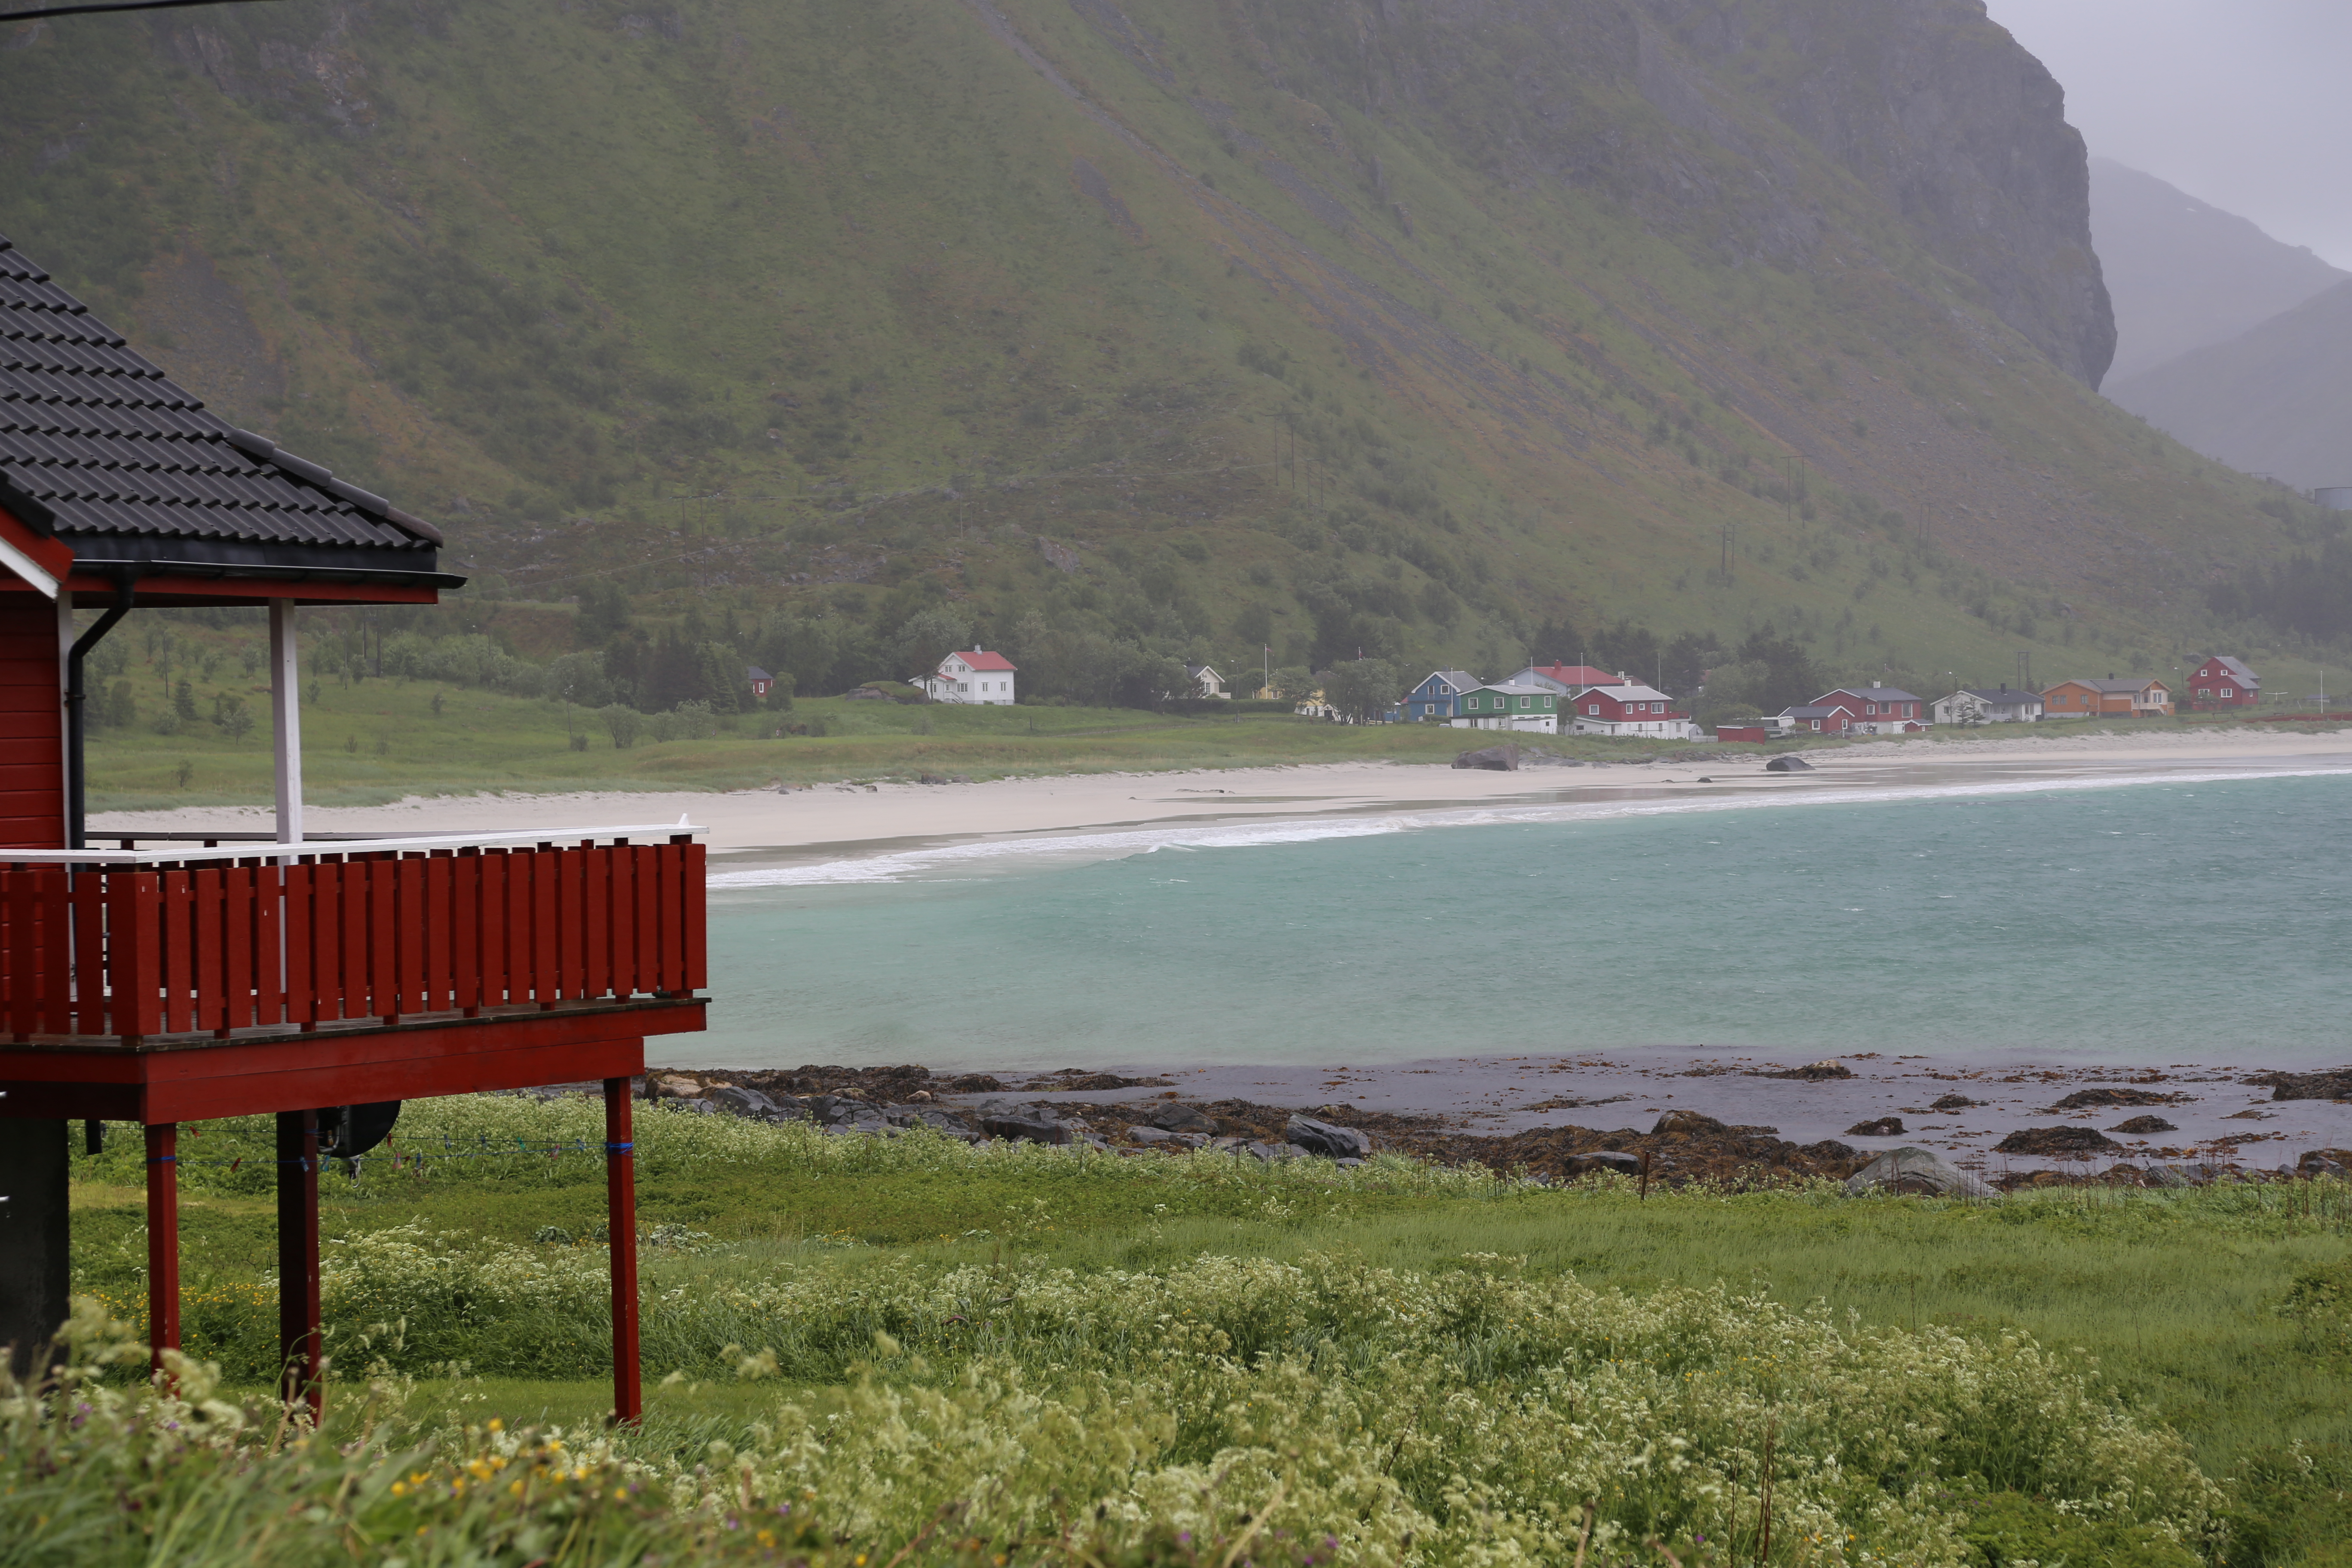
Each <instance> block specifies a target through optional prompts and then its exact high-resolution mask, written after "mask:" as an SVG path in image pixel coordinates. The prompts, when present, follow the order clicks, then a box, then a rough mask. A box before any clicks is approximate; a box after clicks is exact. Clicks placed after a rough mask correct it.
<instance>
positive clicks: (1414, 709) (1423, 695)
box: [1404, 669, 1482, 724]
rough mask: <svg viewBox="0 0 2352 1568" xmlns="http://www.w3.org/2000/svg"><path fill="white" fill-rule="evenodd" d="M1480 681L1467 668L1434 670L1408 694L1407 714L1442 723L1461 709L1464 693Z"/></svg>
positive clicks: (1415, 719) (1412, 718)
mask: <svg viewBox="0 0 2352 1568" xmlns="http://www.w3.org/2000/svg"><path fill="white" fill-rule="evenodd" d="M1481 684H1482V683H1481V682H1480V680H1479V679H1478V678H1477V677H1476V676H1475V675H1473V674H1471V673H1470V672H1469V671H1468V670H1466V669H1436V670H1432V671H1431V672H1430V674H1429V678H1428V679H1425V680H1423V682H1422V683H1421V684H1420V685H1419V686H1416V687H1414V688H1413V689H1412V690H1411V691H1410V692H1407V693H1406V694H1405V700H1404V718H1405V719H1406V721H1408V722H1415V723H1417V722H1420V721H1424V720H1425V721H1429V722H1430V723H1433V724H1443V723H1444V722H1446V721H1448V720H1450V719H1452V718H1453V717H1454V715H1455V714H1457V713H1459V712H1460V711H1461V705H1462V694H1463V693H1464V692H1465V691H1474V690H1475V689H1477V688H1478V687H1479V686H1480V685H1481Z"/></svg>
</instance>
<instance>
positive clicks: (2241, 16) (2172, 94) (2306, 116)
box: [1988, 0, 2352, 268]
mask: <svg viewBox="0 0 2352 1568" xmlns="http://www.w3.org/2000/svg"><path fill="white" fill-rule="evenodd" d="M1988 8H1989V9H1990V12H1991V14H1992V19H1993V20H1994V21H1996V22H1999V23H2000V25H2001V26H2005V27H2007V28H2008V29H2009V30H2010V31H2011V33H2012V34H2014V35H2015V36H2016V37H2017V41H2018V42H2019V43H2021V44H2022V45H2024V46H2025V47H2026V48H2028V49H2029V50H2031V51H2032V53H2033V54H2034V55H2036V56H2038V57H2039V58H2041V60H2042V64H2044V65H2046V66H2048V67H2049V68H2050V71H2051V74H2052V75H2053V76H2055V77H2056V78H2057V79H2059V81H2060V82H2062V83H2063V84H2064V86H2065V89H2066V118H2067V119H2069V120H2071V121H2074V124H2075V126H2076V127H2077V128H2079V129H2080V130H2081V131H2082V132H2083V137H2084V140H2085V141H2086V142H2089V143H2090V145H2091V152H2092V153H2094V154H2095V155H2102V156H2105V157H2109V158H2113V159H2115V160H2116V162H2117V163H2129V164H2130V165H2131V166H2132V167H2134V168H2136V169H2144V170H2146V171H2147V173H2149V174H2154V175H2156V176H2157V177H2158V179H2162V180H2168V181H2169V182H2171V183H2172V184H2176V185H2178V186H2179V187H2180V188H2181V189H2182V190H2184V191H2187V192H2188V193H2189V195H2193V196H2197V197H2200V198H2201V199H2203V200H2205V201H2208V202H2210V203H2212V204H2213V205H2215V206H2217V207H2221V208H2222V209H2223V210H2224V211H2227V212H2233V213H2236V214H2238V215H2240V216H2242V217H2249V218H2252V220H2253V221H2254V222H2255V223H2257V224H2259V225H2261V226H2263V229H2265V230H2266V231H2268V232H2269V233H2270V234H2271V235H2272V236H2273V237H2275V238H2279V239H2283V240H2285V241H2286V242H2288V243H2289V244H2291V245H2307V246H2309V247H2311V248H2312V249H2314V250H2315V251H2317V252H2318V253H2319V254H2320V255H2321V256H2323V257H2325V258H2327V259H2328V260H2329V261H2332V262H2334V263H2335V264H2336V266H2338V267H2343V268H2352V171H2347V167H2346V158H2347V152H2352V91H2347V75H2352V0H1989V5H1988Z"/></svg>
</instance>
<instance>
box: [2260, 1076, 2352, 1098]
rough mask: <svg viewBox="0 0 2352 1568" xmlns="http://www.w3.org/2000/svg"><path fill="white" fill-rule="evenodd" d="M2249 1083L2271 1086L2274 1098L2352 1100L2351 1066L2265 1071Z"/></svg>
mask: <svg viewBox="0 0 2352 1568" xmlns="http://www.w3.org/2000/svg"><path fill="white" fill-rule="evenodd" d="M2246 1081H2247V1082H2248V1083H2266V1084H2268V1085H2270V1086H2271V1098H2272V1099H2273V1100H2352V1068H2330V1069H2329V1070H2327V1071H2326V1072H2266V1073H2263V1074H2260V1075H2259V1076H2257V1077H2254V1078H2250V1079H2247V1080H2246Z"/></svg>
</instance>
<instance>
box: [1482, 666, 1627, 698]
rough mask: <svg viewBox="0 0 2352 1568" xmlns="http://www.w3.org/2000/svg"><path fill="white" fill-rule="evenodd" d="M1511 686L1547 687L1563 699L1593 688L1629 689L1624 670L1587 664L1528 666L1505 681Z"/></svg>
mask: <svg viewBox="0 0 2352 1568" xmlns="http://www.w3.org/2000/svg"><path fill="white" fill-rule="evenodd" d="M1504 679H1506V680H1507V681H1509V682H1510V683H1511V684H1512V685H1514V686H1548V687H1549V688H1551V689H1553V690H1555V691H1557V692H1559V693H1560V694H1561V695H1562V696H1564V697H1573V696H1575V695H1576V694H1577V693H1578V692H1580V691H1582V690H1585V689H1588V688H1591V687H1594V686H1631V685H1632V684H1633V682H1632V681H1631V680H1629V679H1626V676H1625V672H1624V671H1623V670H1622V669H1621V670H1615V671H1612V670H1606V669H1601V668H1599V667H1597V666H1594V665H1590V664H1531V665H1528V667H1527V668H1524V669H1522V670H1520V671H1519V672H1518V673H1517V674H1516V675H1509V676H1506V677H1504Z"/></svg>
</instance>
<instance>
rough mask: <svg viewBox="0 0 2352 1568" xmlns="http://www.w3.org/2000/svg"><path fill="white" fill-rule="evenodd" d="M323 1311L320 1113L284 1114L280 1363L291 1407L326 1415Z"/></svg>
mask: <svg viewBox="0 0 2352 1568" xmlns="http://www.w3.org/2000/svg"><path fill="white" fill-rule="evenodd" d="M319 1319H320V1313H319V1113H318V1112H317V1111H315V1110H281V1111H279V1112H278V1367H279V1369H280V1370H279V1378H280V1384H281V1387H280V1392H281V1394H282V1395H283V1397H284V1398H285V1401H286V1403H287V1404H288V1405H295V1404H298V1403H299V1404H305V1405H309V1406H310V1424H311V1425H312V1426H317V1425H318V1423H319V1419H320V1416H321V1415H323V1414H324V1413H325V1404H326V1384H325V1383H324V1381H323V1380H322V1379H321V1378H320V1362H321V1361H322V1360H323V1359H324V1356H325V1352H326V1334H325V1331H324V1330H323V1328H322V1327H321V1326H320V1321H319Z"/></svg>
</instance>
